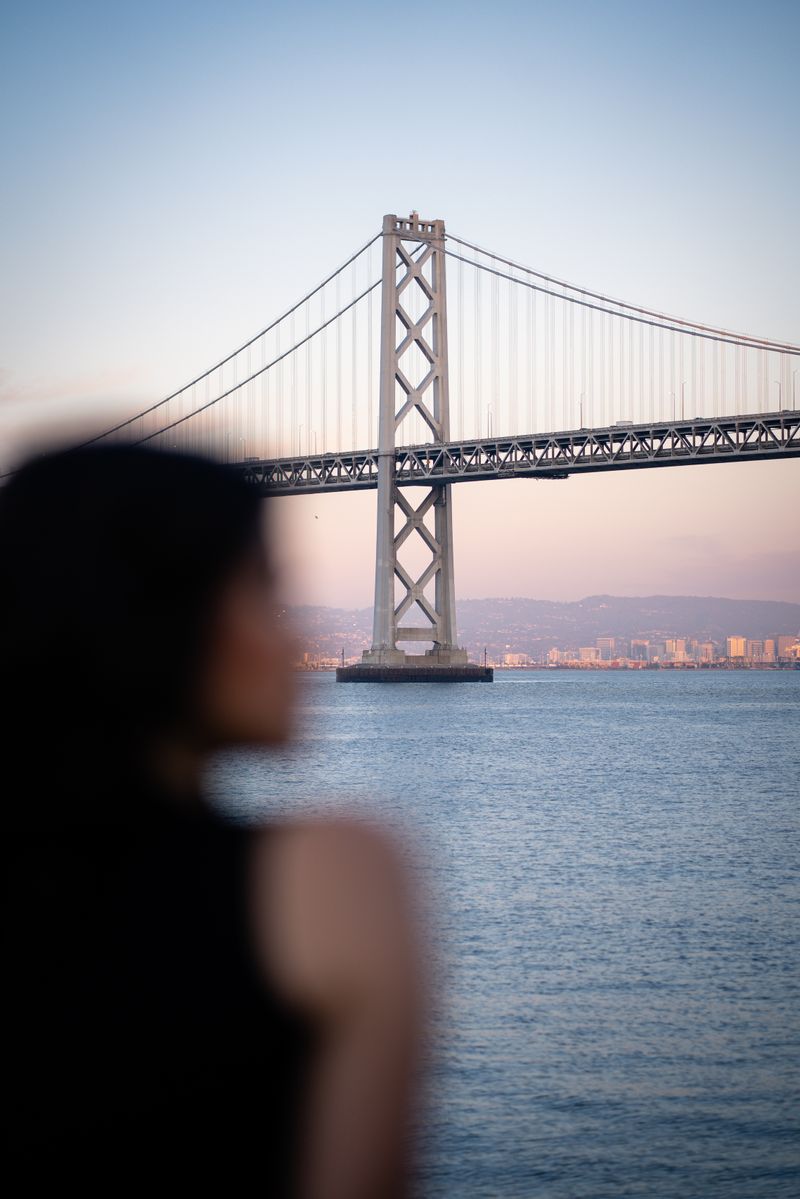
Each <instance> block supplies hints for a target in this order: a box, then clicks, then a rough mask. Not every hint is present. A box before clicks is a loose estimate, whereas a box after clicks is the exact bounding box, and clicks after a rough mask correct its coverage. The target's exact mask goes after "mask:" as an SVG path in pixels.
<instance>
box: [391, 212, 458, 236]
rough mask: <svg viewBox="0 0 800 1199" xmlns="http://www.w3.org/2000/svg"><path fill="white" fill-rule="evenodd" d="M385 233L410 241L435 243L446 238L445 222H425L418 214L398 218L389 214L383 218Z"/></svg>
mask: <svg viewBox="0 0 800 1199" xmlns="http://www.w3.org/2000/svg"><path fill="white" fill-rule="evenodd" d="M383 232H384V233H393V234H395V235H397V234H399V235H400V237H402V238H404V239H408V240H410V241H434V240H438V239H439V238H443V237H444V221H425V220H421V219H420V215H419V213H418V212H412V213H411V214H410V216H406V217H398V216H395V215H394V213H388V214H387V215H386V216H385V217H384V218H383Z"/></svg>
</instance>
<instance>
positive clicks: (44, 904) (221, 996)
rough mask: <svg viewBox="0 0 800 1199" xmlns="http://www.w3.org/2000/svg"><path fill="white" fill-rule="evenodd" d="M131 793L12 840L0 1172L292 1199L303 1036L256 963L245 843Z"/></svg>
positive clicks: (103, 1187) (8, 847)
mask: <svg viewBox="0 0 800 1199" xmlns="http://www.w3.org/2000/svg"><path fill="white" fill-rule="evenodd" d="M134 798H135V799H136V802H126V803H125V804H124V805H122V806H121V807H117V809H116V811H117V813H119V812H122V813H123V814H122V815H121V816H120V815H118V816H116V817H115V818H113V819H108V820H103V819H91V820H88V821H87V820H86V819H82V820H75V821H74V822H70V821H69V820H64V821H62V822H60V827H55V826H54V825H53V823H52V821H51V822H50V823H49V824H48V823H47V822H45V825H44V827H43V826H42V824H41V823H39V824H38V826H37V825H36V823H35V822H33V823H31V824H29V825H27V826H26V824H25V822H24V821H22V822H21V823H18V827H15V828H13V829H12V830H10V832H9V833H7V835H6V843H5V847H4V851H3V853H4V857H5V859H6V870H5V888H6V895H5V901H4V905H3V910H4V915H3V922H4V925H5V929H4V941H5V946H4V950H3V955H4V966H5V970H4V975H5V984H4V989H5V993H6V999H7V1000H9V999H10V1003H7V1004H6V1018H5V1019H6V1023H5V1030H6V1047H5V1049H4V1052H3V1059H4V1061H3V1077H4V1090H5V1093H6V1100H7V1102H6V1104H5V1105H4V1106H5V1108H6V1111H7V1112H10V1115H9V1117H7V1118H6V1130H7V1133H8V1134H10V1146H9V1150H8V1153H9V1154H10V1157H9V1156H7V1157H6V1161H7V1162H8V1163H11V1162H13V1163H16V1164H17V1165H18V1166H20V1167H21V1168H23V1169H24V1170H25V1172H26V1173H27V1174H28V1176H29V1178H30V1181H31V1182H33V1181H34V1180H36V1181H48V1180H49V1181H57V1182H58V1183H59V1184H65V1183H66V1182H67V1181H69V1180H70V1179H74V1180H75V1181H76V1182H78V1183H79V1185H80V1186H81V1187H82V1189H83V1191H84V1192H86V1191H87V1190H92V1191H95V1190H96V1191H97V1192H98V1193H99V1192H100V1191H103V1192H105V1193H106V1194H114V1193H115V1192H116V1191H118V1190H119V1189H120V1188H121V1187H122V1186H124V1185H126V1184H129V1183H130V1182H132V1181H135V1180H138V1181H139V1183H140V1184H141V1183H144V1182H146V1183H147V1185H148V1186H149V1187H151V1188H152V1187H156V1186H157V1185H158V1184H159V1182H161V1181H166V1180H172V1181H173V1182H174V1183H177V1184H179V1185H189V1184H192V1183H196V1184H199V1183H203V1184H208V1183H209V1182H211V1181H213V1180H215V1179H216V1180H218V1181H224V1183H225V1186H226V1191H227V1192H228V1193H231V1187H232V1186H233V1187H234V1190H233V1193H244V1191H245V1189H246V1190H247V1191H249V1189H250V1187H252V1190H253V1192H254V1193H255V1192H258V1193H259V1194H261V1195H267V1196H283V1195H290V1194H291V1193H292V1173H293V1168H294V1160H295V1153H296V1132H297V1128H298V1113H299V1105H300V1100H301V1097H302V1093H303V1087H304V1070H305V1064H306V1062H307V1059H308V1053H309V1047H310V1029H309V1027H308V1026H307V1024H306V1023H305V1022H304V1020H303V1019H302V1018H301V1017H300V1015H299V1014H298V1013H296V1012H293V1011H291V1010H289V1008H288V1007H287V1006H286V1005H285V1004H284V1003H283V1002H282V1001H281V1000H280V999H279V997H278V996H277V995H276V994H275V993H273V992H272V991H271V990H270V988H269V986H268V985H266V984H265V983H264V981H263V980H262V977H261V975H260V974H259V972H258V970H257V968H256V966H255V964H254V958H253V954H252V952H251V947H250V943H249V935H250V934H249V924H248V915H247V909H246V898H247V897H246V885H247V884H246V874H247V862H248V855H249V852H250V847H251V843H252V837H253V834H252V833H250V832H248V831H247V830H245V829H242V828H237V827H234V826H231V825H228V824H225V823H224V822H223V821H222V820H221V819H220V818H218V817H217V816H215V815H214V814H213V813H212V812H211V811H210V810H208V809H206V808H205V807H203V806H202V805H201V804H200V803H197V804H195V805H193V806H189V807H184V808H181V807H179V806H178V805H177V804H176V803H175V802H173V801H160V800H158V799H157V798H154V797H153V796H152V795H148V796H141V797H134ZM73 811H74V809H73ZM86 811H87V809H84V812H86ZM259 835H264V833H263V831H262V832H261V833H260V834H259ZM245 1179H246V1180H247V1183H248V1185H247V1187H246V1188H245V1186H244V1180H245ZM237 1183H238V1185H237Z"/></svg>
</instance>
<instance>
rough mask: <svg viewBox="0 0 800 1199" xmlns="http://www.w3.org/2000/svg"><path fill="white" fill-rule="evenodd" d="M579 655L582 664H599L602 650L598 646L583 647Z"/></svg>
mask: <svg viewBox="0 0 800 1199" xmlns="http://www.w3.org/2000/svg"><path fill="white" fill-rule="evenodd" d="M578 653H579V654H580V659H581V662H598V661H599V660H600V650H599V649H598V648H597V646H596V645H582V646H581V648H580V649H579V650H578Z"/></svg>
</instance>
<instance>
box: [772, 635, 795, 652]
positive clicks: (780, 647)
mask: <svg viewBox="0 0 800 1199" xmlns="http://www.w3.org/2000/svg"><path fill="white" fill-rule="evenodd" d="M775 641H776V650H777V653H778V657H779V658H791V656H792V655H791V649H792V646H793V645H794V643H795V642H796V641H797V638H796V637H793V636H792V635H791V634H790V633H781V634H780V635H779V636H778V637H776V638H775Z"/></svg>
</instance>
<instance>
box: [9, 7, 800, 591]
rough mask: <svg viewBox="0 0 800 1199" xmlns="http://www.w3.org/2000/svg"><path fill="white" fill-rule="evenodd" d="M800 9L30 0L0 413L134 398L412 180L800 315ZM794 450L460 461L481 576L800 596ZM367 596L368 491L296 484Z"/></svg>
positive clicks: (592, 271) (170, 381) (632, 291)
mask: <svg viewBox="0 0 800 1199" xmlns="http://www.w3.org/2000/svg"><path fill="white" fill-rule="evenodd" d="M799 79H800V6H798V5H797V3H795V2H787V3H770V2H767V3H763V4H760V5H758V6H756V5H744V4H737V3H726V4H717V3H691V4H684V3H680V2H678V3H672V4H670V5H656V4H642V3H636V4H630V3H613V2H612V3H606V4H600V3H559V4H537V3H535V2H529V3H524V4H520V3H510V2H507V0H497V2H496V3H494V4H492V5H485V4H472V3H459V4H455V3H450V2H448V0H444V2H442V3H439V4H437V5H435V6H428V7H426V8H425V9H424V10H420V9H415V8H414V7H413V6H412V7H408V6H406V7H404V6H398V5H396V4H383V3H372V4H360V3H348V2H347V0H345V2H344V3H341V4H337V5H331V4H320V3H303V2H302V0H301V2H294V3H292V4H263V3H262V4H254V3H239V2H236V0H229V2H227V3H225V4H222V3H219V4H212V3H203V2H198V0H195V2H194V3H191V4H183V3H169V2H163V0H162V2H160V3H157V4H155V3H149V2H148V0H143V2H142V3H139V4H137V5H130V4H116V3H113V2H106V3H102V4H99V3H88V2H85V3H82V2H80V0H76V2H75V3H71V4H70V5H64V4H55V3H46V2H44V3H39V4H37V5H27V6H23V5H16V6H14V7H13V8H11V7H10V6H6V9H5V10H4V14H3V32H2V37H0V113H2V116H1V117H0V121H1V122H2V127H1V128H0V153H1V154H2V159H0V161H2V164H3V170H2V173H1V174H0V280H1V281H0V440H1V441H2V448H3V457H4V460H5V461H7V460H8V459H9V458H10V457H13V456H14V454H15V453H18V452H19V450H20V447H24V446H28V445H30V444H32V443H34V442H35V441H36V440H37V439H41V438H43V437H46V436H47V435H48V433H52V431H53V430H54V429H56V428H62V427H64V425H65V424H66V425H67V426H68V427H71V426H73V425H74V426H75V427H76V428H77V427H78V425H79V424H80V422H82V421H83V422H85V421H86V420H89V421H98V422H100V423H106V422H107V421H113V420H114V419H116V418H118V417H119V416H120V415H129V414H132V413H133V412H135V411H138V410H139V409H140V408H143V407H145V406H147V405H149V404H150V403H152V402H154V401H155V400H157V399H159V398H160V397H161V396H162V395H165V394H167V392H169V391H171V390H173V389H174V388H175V387H176V386H177V385H180V384H181V383H183V382H184V381H186V379H188V378H189V377H191V376H194V375H195V374H197V373H199V371H200V370H202V369H203V368H204V367H206V366H207V365H210V363H211V362H212V361H213V360H215V359H216V358H218V357H221V356H222V355H224V354H225V353H226V352H227V351H228V350H229V349H231V348H232V347H233V346H234V345H235V344H239V343H240V342H241V341H243V340H244V339H245V338H246V337H247V336H249V335H250V334H251V333H253V332H255V331H256V330H257V329H260V328H262V327H263V326H264V325H265V324H266V323H267V322H268V321H269V319H270V318H271V317H273V316H275V315H277V314H278V313H280V312H282V311H283V310H284V309H285V308H286V307H287V306H288V304H289V303H291V302H292V300H293V299H294V298H298V297H299V296H301V295H303V294H305V292H306V291H308V290H309V288H310V287H311V286H313V285H314V284H315V283H316V282H317V281H318V280H319V279H320V278H321V277H322V276H323V275H324V274H326V273H327V272H328V271H329V270H330V269H332V267H333V266H335V265H337V264H338V263H339V262H341V261H342V260H343V259H344V258H345V257H347V256H348V254H349V253H350V252H351V251H352V249H353V248H355V247H356V246H358V245H360V244H362V243H363V242H364V241H365V240H366V239H367V238H368V237H369V236H370V235H371V234H372V233H373V232H374V231H375V230H376V229H377V228H378V227H379V224H380V220H381V217H382V215H383V214H384V213H385V212H397V213H405V212H408V211H410V210H411V209H417V210H418V211H419V212H420V213H421V214H422V215H423V216H427V217H431V218H443V219H445V220H446V222H447V224H448V227H449V228H452V229H455V230H457V231H458V232H460V233H461V234H462V235H464V236H467V237H470V238H472V239H474V240H476V241H477V242H479V243H480V244H484V245H489V246H491V247H492V248H493V249H496V250H498V251H499V252H506V253H508V254H509V256H512V257H515V258H516V259H517V260H519V261H522V262H526V263H528V264H530V265H532V266H535V267H537V268H540V269H542V270H545V271H550V272H552V273H553V274H555V275H559V276H561V277H563V278H567V279H570V280H573V281H577V282H580V283H581V284H583V285H585V286H587V287H591V288H595V289H597V290H599V291H603V292H607V293H608V294H611V295H618V296H622V297H624V298H626V299H628V300H631V301H633V302H640V303H644V304H647V305H650V306H653V307H656V308H658V309H660V310H664V311H667V312H676V313H680V314H681V315H683V316H686V317H691V318H695V319H698V320H703V321H707V322H709V323H713V324H716V325H722V326H725V327H730V328H734V329H740V330H747V331H750V332H753V333H757V334H764V335H766V336H769V337H772V338H776V339H781V340H788V341H793V342H798V341H800V286H798V280H800V235H799V234H798V220H797V212H798V210H800V139H799V138H798V132H797V131H798V127H800V123H799V122H798V117H800V84H799V83H798V80H799ZM799 500H800V461H789V462H775V463H750V464H747V463H741V464H735V465H726V466H724V467H722V466H698V467H685V468H684V467H682V468H678V469H674V470H641V471H631V472H623V473H620V474H614V473H609V474H605V475H602V474H600V475H592V476H587V477H585V478H579V479H576V478H571V479H568V480H565V481H561V482H533V481H521V480H517V481H513V482H512V481H509V482H491V483H481V484H470V485H469V486H466V485H464V486H459V487H457V488H455V489H454V497H453V507H454V535H455V554H456V589H457V595H460V596H463V597H470V598H473V597H480V596H488V595H528V596H533V597H537V598H550V599H564V600H571V599H576V598H580V597H581V596H583V595H587V594H593V593H598V592H605V593H611V594H621V595H642V594H653V593H665V594H670V593H671V594H696V595H708V594H716V595H727V596H732V597H740V598H762V599H784V600H800V535H798V524H799V523H800V522H798V520H797V509H798V506H800V505H799V504H798V501H799ZM276 508H277V510H278V511H279V513H280V514H281V517H282V524H283V540H284V546H285V550H284V555H285V557H286V560H287V562H288V563H289V565H290V570H291V576H290V586H289V590H290V592H291V595H292V598H294V599H299V600H304V601H306V602H310V603H327V604H332V605H336V606H366V605H368V604H369V603H370V602H371V598H372V587H373V575H374V539H375V528H374V522H375V500H374V493H371V494H365V495H352V494H351V495H340V496H319V497H296V498H292V499H288V500H282V501H279V502H277V503H276Z"/></svg>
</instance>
